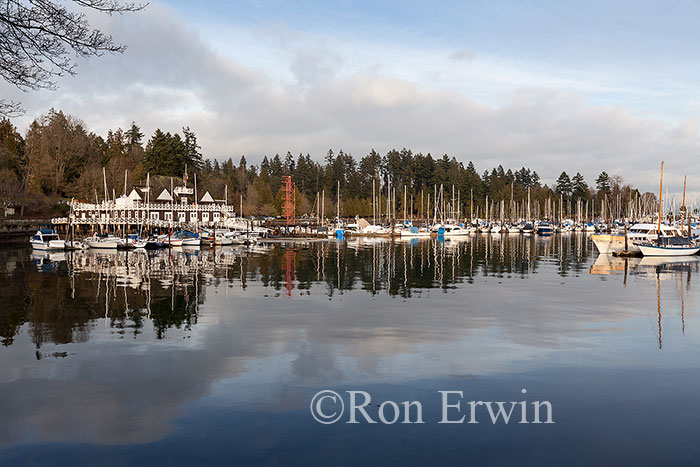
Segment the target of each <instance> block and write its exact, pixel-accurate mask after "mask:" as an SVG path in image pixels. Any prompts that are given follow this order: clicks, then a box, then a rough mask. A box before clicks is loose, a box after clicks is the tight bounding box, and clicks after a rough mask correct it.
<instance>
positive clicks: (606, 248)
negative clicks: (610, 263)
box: [591, 234, 641, 255]
mask: <svg viewBox="0 0 700 467" xmlns="http://www.w3.org/2000/svg"><path fill="white" fill-rule="evenodd" d="M591 240H593V244H594V245H595V246H596V248H597V249H598V252H599V253H600V254H602V255H611V254H613V253H620V252H622V251H625V236H624V235H615V234H593V235H591ZM627 248H628V249H629V252H630V253H641V251H640V249H639V247H638V246H637V245H635V244H634V243H633V242H632V241H631V240H628V241H627Z"/></svg>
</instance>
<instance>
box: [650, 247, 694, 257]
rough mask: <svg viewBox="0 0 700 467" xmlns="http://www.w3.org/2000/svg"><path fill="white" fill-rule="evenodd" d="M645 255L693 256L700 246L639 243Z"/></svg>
mask: <svg viewBox="0 0 700 467" xmlns="http://www.w3.org/2000/svg"><path fill="white" fill-rule="evenodd" d="M637 246H638V248H639V250H640V251H641V252H642V254H643V255H644V256H693V255H696V254H697V253H698V251H700V246H691V247H678V246H656V245H637Z"/></svg>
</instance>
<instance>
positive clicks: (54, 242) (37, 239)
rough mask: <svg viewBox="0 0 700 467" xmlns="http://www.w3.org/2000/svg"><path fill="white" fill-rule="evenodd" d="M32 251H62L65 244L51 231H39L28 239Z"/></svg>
mask: <svg viewBox="0 0 700 467" xmlns="http://www.w3.org/2000/svg"><path fill="white" fill-rule="evenodd" d="M29 243H31V245H32V248H33V249H34V250H45V251H49V250H64V249H65V248H66V242H65V241H64V240H61V238H60V237H59V236H58V234H57V233H56V231H54V230H53V229H39V230H37V231H36V233H35V234H34V235H33V236H32V237H31V238H30V239H29Z"/></svg>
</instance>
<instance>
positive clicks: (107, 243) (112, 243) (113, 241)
mask: <svg viewBox="0 0 700 467" xmlns="http://www.w3.org/2000/svg"><path fill="white" fill-rule="evenodd" d="M119 243H120V242H119V239H118V238H117V237H113V236H103V237H101V236H99V235H97V234H94V235H93V236H92V237H88V238H86V239H85V244H87V246H89V247H90V248H96V249H110V250H112V249H117V247H118V246H119Z"/></svg>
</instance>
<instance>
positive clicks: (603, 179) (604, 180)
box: [595, 171, 612, 195]
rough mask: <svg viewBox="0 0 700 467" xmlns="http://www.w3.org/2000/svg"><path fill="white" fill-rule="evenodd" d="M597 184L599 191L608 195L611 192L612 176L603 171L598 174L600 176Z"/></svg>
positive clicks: (596, 181) (596, 180)
mask: <svg viewBox="0 0 700 467" xmlns="http://www.w3.org/2000/svg"><path fill="white" fill-rule="evenodd" d="M595 186H596V188H597V189H598V191H599V192H601V193H605V194H608V195H609V194H610V190H611V188H612V182H611V181H610V176H609V175H608V174H607V172H605V171H603V172H601V173H600V175H598V178H596V179H595Z"/></svg>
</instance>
